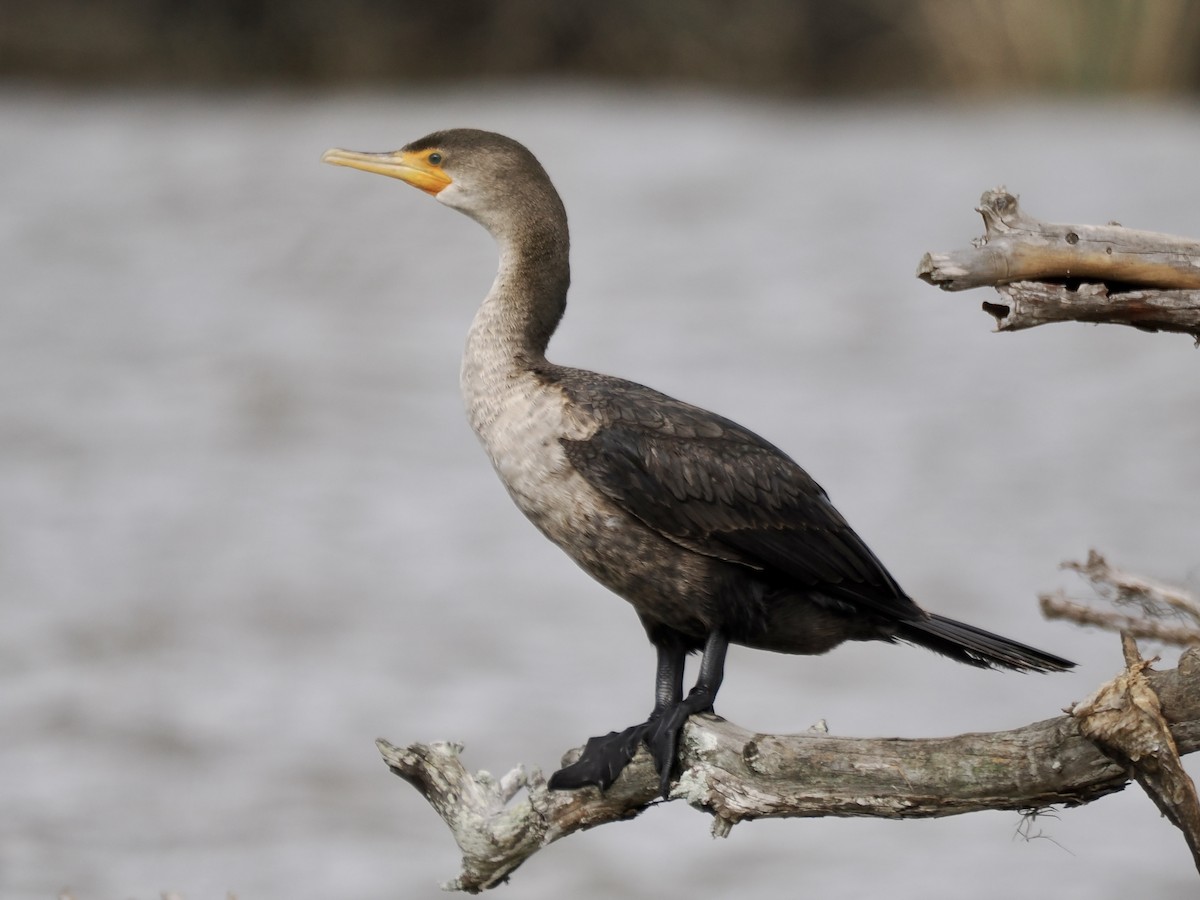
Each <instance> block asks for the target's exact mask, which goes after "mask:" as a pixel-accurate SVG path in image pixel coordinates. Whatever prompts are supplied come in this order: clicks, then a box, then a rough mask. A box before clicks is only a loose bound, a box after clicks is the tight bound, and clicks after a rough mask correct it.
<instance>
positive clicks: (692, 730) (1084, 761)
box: [378, 650, 1200, 892]
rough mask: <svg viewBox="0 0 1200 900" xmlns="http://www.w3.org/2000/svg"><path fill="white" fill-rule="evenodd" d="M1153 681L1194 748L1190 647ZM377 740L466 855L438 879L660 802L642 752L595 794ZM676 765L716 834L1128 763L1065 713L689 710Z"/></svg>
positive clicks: (477, 878) (680, 786) (1062, 781)
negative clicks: (800, 728) (1003, 718)
mask: <svg viewBox="0 0 1200 900" xmlns="http://www.w3.org/2000/svg"><path fill="white" fill-rule="evenodd" d="M1149 684H1151V685H1152V686H1153V689H1154V691H1155V693H1156V694H1157V696H1158V698H1159V701H1160V703H1161V710H1162V712H1161V715H1162V718H1163V720H1164V721H1165V722H1166V723H1168V724H1169V726H1170V732H1171V734H1172V735H1173V739H1174V742H1175V745H1176V747H1177V751H1178V753H1180V754H1186V753H1190V752H1193V751H1195V750H1197V749H1200V651H1194V650H1193V651H1188V652H1187V653H1186V654H1185V655H1184V656H1183V658H1182V659H1181V661H1180V664H1179V667H1178V668H1177V669H1174V670H1171V671H1168V672H1161V673H1152V674H1150V675H1149ZM378 746H379V749H380V752H381V753H382V754H383V758H384V761H385V762H386V763H387V764H388V766H389V767H390V768H391V770H392V771H393V772H394V773H395V774H397V775H399V776H401V777H402V778H404V779H405V780H407V781H409V782H410V783H411V784H413V785H414V786H415V787H416V788H417V790H418V791H420V792H421V794H422V795H423V796H424V797H425V798H426V799H427V800H428V801H429V803H430V804H431V805H432V806H433V807H434V808H435V809H436V810H437V811H438V813H439V814H440V815H441V816H442V818H443V819H444V820H445V822H446V824H447V825H448V826H449V827H450V829H451V831H452V832H453V834H454V838H455V840H456V841H457V842H458V845H459V847H460V849H461V850H462V852H463V870H462V873H461V874H460V875H459V876H458V878H456V879H455V880H454V881H452V882H450V883H449V884H447V885H446V887H447V888H448V889H455V890H465V891H470V892H478V891H481V890H485V889H487V888H489V887H493V886H495V885H496V884H498V883H500V882H502V881H504V880H506V879H507V878H508V877H509V875H511V874H512V872H513V871H514V870H515V869H516V868H517V867H518V866H520V865H521V864H522V863H523V862H524V861H525V860H526V859H528V858H529V857H530V856H532V855H533V854H534V853H536V852H537V851H538V850H540V849H541V848H542V847H544V846H546V845H547V844H550V843H552V842H554V841H556V840H558V839H559V838H562V837H566V836H567V835H569V834H572V833H574V832H576V831H580V830H584V829H587V828H592V827H595V826H597V825H601V824H604V823H606V822H613V821H618V820H622V819H628V818H632V817H634V816H636V815H638V814H640V813H641V812H643V811H645V810H646V809H647V808H649V807H650V806H652V805H654V804H655V803H657V802H659V801H658V799H657V798H658V776H657V774H656V773H655V772H654V769H653V766H652V764H651V762H650V760H649V758H648V756H647V754H646V753H645V752H644V751H643V752H642V753H639V755H638V756H637V757H636V758H635V759H634V762H633V763H632V764H631V765H630V766H629V767H628V768H627V769H626V770H625V772H624V773H623V774H622V775H621V777H620V778H619V779H618V780H617V782H616V783H615V784H614V785H613V786H612V787H611V788H610V789H609V790H608V791H607V792H606V793H603V794H601V793H600V792H599V791H597V790H594V789H587V790H582V791H550V790H548V789H547V787H546V782H545V779H544V778H543V777H542V775H541V774H540V772H538V771H537V770H534V771H533V772H532V773H526V772H525V770H524V769H523V768H517V769H514V770H513V771H511V772H509V773H508V774H507V775H505V776H504V777H503V778H500V779H495V778H493V777H492V776H490V775H488V774H487V773H486V772H480V773H478V774H476V775H472V774H470V773H469V772H468V771H467V770H466V768H465V767H464V766H463V765H462V763H461V761H460V759H459V754H460V752H461V750H462V748H461V746H459V745H455V744H446V743H438V744H428V745H426V744H413V745H411V746H409V747H406V748H398V747H395V746H393V745H392V744H390V743H388V742H386V741H379V742H378ZM577 752H578V751H573V753H577ZM1109 752H1111V750H1110V751H1109ZM570 756H571V754H568V757H570ZM680 767H681V775H680V777H679V779H678V780H677V782H676V783H675V785H674V786H673V788H672V791H671V797H672V799H684V800H686V801H687V802H688V803H690V804H691V805H692V806H694V807H696V808H698V809H701V810H705V811H707V812H709V813H711V814H712V816H713V833H714V834H718V835H724V834H727V833H728V831H729V830H730V829H731V828H732V827H733V825H734V824H735V823H737V822H741V821H744V820H749V819H758V818H766V817H795V816H799V817H812V816H874V817H883V818H893V819H903V818H924V817H933V816H949V815H957V814H960V813H966V812H973V811H977V810H984V809H1008V810H1021V811H1036V810H1038V809H1041V808H1044V807H1047V806H1050V805H1053V804H1066V805H1067V806H1076V805H1079V804H1083V803H1088V802H1090V801H1092V800H1095V799H1097V798H1099V797H1102V796H1104V795H1106V794H1110V793H1113V792H1115V791H1119V790H1121V789H1122V788H1124V787H1125V785H1126V784H1127V783H1128V782H1129V781H1130V779H1131V778H1132V777H1134V775H1135V774H1136V772H1135V768H1134V767H1133V766H1132V765H1131V764H1130V763H1129V761H1128V760H1122V761H1114V759H1113V758H1112V757H1111V756H1110V755H1108V754H1106V752H1104V751H1102V750H1101V749H1100V748H1099V747H1098V746H1097V744H1096V743H1095V742H1093V740H1091V739H1089V738H1087V737H1085V736H1084V735H1083V733H1082V732H1081V730H1080V719H1079V718H1077V717H1075V716H1073V715H1066V716H1059V717H1057V718H1054V719H1047V720H1045V721H1042V722H1035V723H1033V724H1031V725H1027V726H1025V727H1024V728H1018V729H1015V730H1012V731H1003V732H994V733H989V734H964V735H959V736H957V737H949V738H933V739H900V738H882V739H870V738H844V737H835V736H832V735H828V734H814V733H809V734H799V735H788V736H772V735H763V734H755V733H753V732H750V731H746V730H745V729H742V728H739V727H738V726H736V725H734V724H733V723H731V722H727V721H724V720H722V719H720V718H717V717H714V716H694V717H693V718H692V719H691V720H690V721H689V722H688V724H687V726H686V728H685V730H684V740H683V747H682V748H681V751H680ZM522 789H524V790H525V795H524V796H523V797H520V798H519V799H518V798H517V795H518V793H520V792H521V790H522Z"/></svg>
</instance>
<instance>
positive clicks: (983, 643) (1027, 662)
mask: <svg viewBox="0 0 1200 900" xmlns="http://www.w3.org/2000/svg"><path fill="white" fill-rule="evenodd" d="M896 637H897V638H898V639H899V640H902V641H908V642H909V643H912V644H918V645H919V646H921V647H925V648H926V649H929V650H932V651H933V652H934V653H941V654H942V655H943V656H949V657H950V658H951V659H956V660H958V661H959V662H964V663H966V664H967V665H970V666H979V667H980V668H981V669H994V668H1000V669H1015V670H1016V671H1018V672H1064V671H1066V670H1067V669H1071V668H1074V666H1075V663H1073V662H1071V661H1070V660H1069V659H1063V658H1062V657H1061V656H1055V655H1054V654H1053V653H1046V652H1045V651H1043V650H1038V649H1037V648H1036V647H1030V646H1029V645H1027V644H1020V643H1017V642H1016V641H1010V640H1009V639H1008V638H1005V637H1001V636H1000V635H998V634H992V633H991V632H990V631H984V630H983V629H982V628H976V627H975V626H974V625H968V624H966V623H965V622H956V621H955V620H954V619H947V618H946V617H945V616H938V615H933V614H930V615H929V617H928V618H926V619H922V620H921V621H919V622H905V623H904V624H903V625H901V626H900V629H899V630H898V631H897V633H896Z"/></svg>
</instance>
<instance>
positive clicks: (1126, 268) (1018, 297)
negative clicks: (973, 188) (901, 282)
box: [917, 187, 1200, 343]
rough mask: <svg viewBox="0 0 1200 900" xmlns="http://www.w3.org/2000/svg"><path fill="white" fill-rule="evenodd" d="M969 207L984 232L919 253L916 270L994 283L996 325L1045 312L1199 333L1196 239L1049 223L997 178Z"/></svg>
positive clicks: (1012, 326)
mask: <svg viewBox="0 0 1200 900" xmlns="http://www.w3.org/2000/svg"><path fill="white" fill-rule="evenodd" d="M976 210H977V211H978V212H979V213H980V214H981V215H982V216H983V222H984V231H985V233H984V236H983V237H982V238H979V239H977V240H975V241H974V242H973V246H972V247H971V248H969V249H965V250H954V251H950V252H947V253H926V254H925V255H924V256H923V257H922V258H921V262H920V263H919V265H918V267H917V277H918V278H921V279H923V280H924V281H926V282H928V283H929V284H933V285H937V286H938V287H940V288H942V289H943V290H947V291H962V290H967V289H968V288H975V287H987V286H992V287H996V288H997V290H998V291H999V293H1000V295H1001V298H1002V299H1001V300H1000V301H999V302H995V303H985V304H984V305H983V307H984V309H985V310H986V311H987V312H989V313H991V314H992V315H993V316H994V317H995V319H996V322H997V327H998V330H1000V331H1017V330H1020V329H1023V328H1032V327H1034V326H1036V325H1043V324H1046V323H1048V322H1062V321H1079V322H1111V323H1114V324H1121V325H1131V326H1133V327H1135V328H1140V329H1142V330H1146V331H1175V332H1182V333H1185V334H1190V335H1191V336H1192V337H1193V338H1195V339H1196V341H1197V342H1198V343H1200V242H1197V241H1194V240H1191V239H1188V238H1182V237H1177V236H1175V235H1169V234H1159V233H1157V232H1151V231H1135V230H1133V229H1131V228H1123V227H1122V226H1120V225H1116V224H1111V225H1056V224H1051V223H1047V222H1041V221H1039V220H1038V219H1035V218H1033V217H1032V216H1029V215H1026V214H1025V212H1024V211H1023V210H1021V208H1020V206H1019V204H1018V202H1017V198H1016V197H1015V196H1013V195H1012V194H1010V193H1008V191H1007V190H1005V189H1004V188H1002V187H1001V188H997V189H996V190H994V191H986V192H985V193H984V194H983V196H982V197H981V198H980V203H979V206H977V207H976Z"/></svg>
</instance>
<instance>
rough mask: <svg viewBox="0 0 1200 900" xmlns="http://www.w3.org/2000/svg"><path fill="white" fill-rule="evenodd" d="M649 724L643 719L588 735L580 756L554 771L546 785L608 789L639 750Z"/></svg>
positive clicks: (559, 787)
mask: <svg viewBox="0 0 1200 900" xmlns="http://www.w3.org/2000/svg"><path fill="white" fill-rule="evenodd" d="M649 727H650V723H649V722H643V723H642V724H640V725H631V726H629V727H628V728H626V729H625V730H624V731H610V732H609V733H608V734H606V735H603V736H601V737H594V738H588V742H587V744H585V745H584V748H583V754H582V755H581V756H580V757H579V759H577V760H576V761H575V762H573V763H571V765H569V766H566V767H564V768H562V769H559V770H558V771H557V772H555V773H554V774H553V775H551V776H550V780H549V781H548V782H547V786H548V787H549V788H550V790H552V791H569V790H577V789H579V788H582V787H587V786H588V785H595V786H596V787H598V788H600V790H602V791H606V790H608V788H609V787H610V786H611V785H612V783H613V782H614V781H616V780H617V776H618V775H620V774H621V772H622V771H623V770H624V769H625V767H626V766H627V765H629V761H630V760H631V759H633V757H634V754H636V753H637V751H638V747H639V746H641V744H642V742H643V741H644V740H645V736H646V730H647V729H648V728H649Z"/></svg>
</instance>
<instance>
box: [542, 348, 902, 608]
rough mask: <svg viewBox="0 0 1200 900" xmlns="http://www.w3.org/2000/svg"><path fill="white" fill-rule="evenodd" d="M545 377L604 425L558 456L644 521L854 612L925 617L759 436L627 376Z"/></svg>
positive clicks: (808, 483) (803, 475) (820, 495)
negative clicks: (634, 381)
mask: <svg viewBox="0 0 1200 900" xmlns="http://www.w3.org/2000/svg"><path fill="white" fill-rule="evenodd" d="M554 380H555V381H557V382H558V383H559V384H560V386H561V387H563V388H564V389H565V390H566V391H567V393H568V395H569V396H570V397H571V399H572V400H574V401H575V402H576V403H578V404H579V405H580V406H582V407H583V408H584V409H586V410H587V411H588V412H589V413H591V414H592V415H593V416H595V417H596V418H597V419H598V420H599V421H600V422H601V423H602V426H601V428H600V429H599V430H598V431H597V432H596V434H595V435H594V436H593V437H591V438H590V439H588V440H582V441H575V440H563V441H562V445H563V448H564V450H565V451H566V454H567V458H568V459H569V460H570V462H571V464H572V465H573V466H574V467H575V468H576V469H577V470H578V471H579V472H580V473H581V474H582V475H583V477H584V478H586V479H587V480H588V481H589V482H590V483H591V484H592V485H593V486H594V487H595V488H597V489H598V490H600V491H601V492H603V493H604V495H605V496H607V497H608V498H609V499H610V500H612V501H613V502H615V503H617V504H619V505H620V506H621V507H622V508H623V509H625V510H626V511H628V512H629V513H630V514H632V515H633V516H636V517H637V518H638V519H640V520H641V521H642V522H644V523H646V524H647V525H649V526H650V527H651V528H653V529H655V530H656V531H658V532H659V533H661V534H663V535H664V536H666V537H668V538H670V539H671V540H673V541H675V542H677V543H679V544H681V545H683V546H685V547H688V548H689V549H692V550H694V551H696V552H698V553H703V554H706V555H708V556H713V557H717V558H720V559H726V560H729V561H731V562H735V563H739V564H742V565H746V566H750V567H753V568H755V569H759V570H762V571H763V572H764V574H767V575H769V576H770V577H771V578H772V579H779V578H781V579H783V580H785V581H786V582H788V583H791V584H794V585H795V586H797V587H800V588H804V589H808V590H812V591H814V592H815V593H820V594H823V595H826V596H828V597H830V598H834V599H837V600H840V601H845V602H849V603H850V604H852V605H853V606H855V607H857V608H860V609H864V610H871V611H873V612H876V613H878V614H881V615H883V616H885V617H888V618H893V619H900V620H916V619H920V618H922V616H923V613H922V612H921V611H920V609H919V608H918V607H917V605H916V604H915V603H914V602H913V601H912V600H911V599H910V598H909V597H908V596H907V595H906V594H905V593H904V591H903V590H901V588H900V586H899V585H898V584H897V583H896V581H895V579H893V578H892V576H891V575H890V574H889V573H888V571H887V570H886V569H885V568H884V567H883V564H882V563H881V562H880V561H879V560H878V559H877V558H876V556H875V554H873V553H872V552H871V551H870V549H869V548H868V547H867V546H866V544H864V543H863V541H862V539H861V538H859V536H858V535H857V534H855V533H854V530H853V529H852V528H851V527H850V526H849V524H847V522H846V520H845V519H844V518H842V515H841V514H840V513H839V512H838V511H837V510H836V509H835V508H834V506H833V504H832V503H830V502H829V497H828V496H827V495H826V493H825V491H824V490H823V489H822V488H821V486H820V485H818V484H817V483H816V482H815V481H814V480H813V479H812V478H811V477H810V476H809V475H808V473H807V472H805V471H804V470H803V469H802V468H800V466H799V465H797V464H796V463H795V462H794V461H793V460H792V459H790V458H789V457H788V456H787V455H786V454H784V453H783V452H782V451H780V450H779V449H778V448H776V447H774V446H773V445H771V444H770V443H768V442H767V441H765V440H763V439H762V438H760V437H759V436H758V435H756V434H754V433H753V432H751V431H749V430H747V429H745V428H743V427H741V426H740V425H738V424H736V423H735V422H732V421H730V420H728V419H725V418H722V417H721V416H718V415H716V414H715V413H711V412H708V411H707V410H704V409H700V408H699V407H695V406H691V405H690V404H687V403H683V402H681V401H679V400H675V399H673V398H671V397H668V396H666V395H665V394H660V393H658V392H657V391H653V390H651V389H650V388H646V387H643V386H641V385H638V384H633V383H632V382H627V381H622V380H620V379H611V378H606V377H603V376H597V375H593V374H592V373H584V372H579V371H577V370H557V371H556V372H555V378H554Z"/></svg>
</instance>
